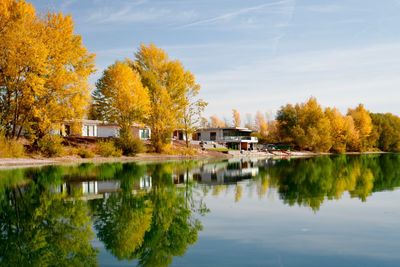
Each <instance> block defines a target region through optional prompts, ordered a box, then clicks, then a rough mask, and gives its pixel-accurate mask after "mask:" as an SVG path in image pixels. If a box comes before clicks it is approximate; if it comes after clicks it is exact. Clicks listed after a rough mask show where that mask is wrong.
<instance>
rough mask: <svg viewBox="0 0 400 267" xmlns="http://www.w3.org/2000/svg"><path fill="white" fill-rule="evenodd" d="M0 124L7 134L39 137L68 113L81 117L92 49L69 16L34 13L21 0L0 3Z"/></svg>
mask: <svg viewBox="0 0 400 267" xmlns="http://www.w3.org/2000/svg"><path fill="white" fill-rule="evenodd" d="M0 25H1V30H0V39H1V40H2V42H0V58H1V60H0V110H1V111H0V125H1V127H2V128H3V130H4V131H5V133H6V135H7V136H8V137H10V138H18V137H20V136H21V134H22V133H23V132H22V130H23V129H24V131H25V133H27V134H30V135H31V137H32V138H33V139H35V140H37V139H40V138H42V137H43V136H45V135H46V134H48V133H49V131H50V130H51V129H52V128H54V127H55V124H56V123H58V122H60V121H62V120H67V119H75V118H82V116H83V115H84V113H85V112H86V109H87V106H88V103H89V99H90V88H89V86H88V82H87V79H88V76H89V75H90V74H91V73H92V72H93V71H94V65H93V60H94V55H93V54H90V53H89V52H88V51H87V50H86V48H85V47H84V46H83V45H82V40H81V37H80V36H79V35H76V34H74V25H73V21H72V18H71V17H70V16H64V15H63V14H61V13H59V14H54V13H47V14H46V15H45V16H41V17H39V16H37V15H36V13H35V9H34V7H33V6H32V5H31V4H28V3H26V2H25V1H13V0H4V1H2V3H1V5H0Z"/></svg>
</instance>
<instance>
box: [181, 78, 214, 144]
mask: <svg viewBox="0 0 400 267" xmlns="http://www.w3.org/2000/svg"><path fill="white" fill-rule="evenodd" d="M199 90H200V87H199V86H195V87H193V88H191V89H189V91H188V92H187V95H186V99H187V101H186V105H185V106H184V108H183V117H182V120H181V125H182V129H183V131H184V134H185V142H186V147H189V136H190V135H192V134H193V133H194V132H195V131H196V129H197V128H198V127H199V126H200V125H201V124H202V119H204V118H203V117H202V116H201V115H202V113H203V111H204V109H205V108H206V107H207V105H208V103H207V102H206V101H204V100H203V99H198V98H196V97H197V94H198V92H199Z"/></svg>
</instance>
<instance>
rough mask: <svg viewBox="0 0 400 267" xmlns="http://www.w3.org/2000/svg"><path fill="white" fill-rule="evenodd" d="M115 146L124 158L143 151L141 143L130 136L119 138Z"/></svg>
mask: <svg viewBox="0 0 400 267" xmlns="http://www.w3.org/2000/svg"><path fill="white" fill-rule="evenodd" d="M116 145H117V147H118V148H120V149H121V150H122V153H123V154H124V155H125V156H135V155H136V154H137V153H141V152H144V151H145V148H144V145H143V142H142V141H141V140H140V139H139V138H135V137H132V136H121V137H120V138H118V140H117V141H116Z"/></svg>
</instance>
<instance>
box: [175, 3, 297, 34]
mask: <svg viewBox="0 0 400 267" xmlns="http://www.w3.org/2000/svg"><path fill="white" fill-rule="evenodd" d="M292 3H293V0H283V1H277V2H271V3H265V4H262V5H257V6H252V7H244V8H241V9H238V10H235V11H231V12H226V13H223V14H220V15H217V16H214V17H210V18H206V19H201V20H197V21H194V22H190V23H186V24H183V25H179V26H177V27H176V28H177V29H182V28H189V27H194V26H200V25H205V24H207V25H210V24H211V25H212V24H215V23H217V22H220V21H229V20H231V19H233V18H236V17H238V16H241V15H245V14H248V13H253V12H257V11H260V10H264V12H266V11H268V12H270V13H279V14H287V13H288V12H292V11H291V10H290V9H291V7H290V6H289V10H288V7H286V5H287V4H292ZM246 21H248V19H247V20H246Z"/></svg>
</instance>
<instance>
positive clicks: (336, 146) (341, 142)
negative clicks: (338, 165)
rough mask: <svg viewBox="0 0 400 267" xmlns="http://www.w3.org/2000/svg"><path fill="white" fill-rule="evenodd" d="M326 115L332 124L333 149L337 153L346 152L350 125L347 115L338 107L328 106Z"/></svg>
mask: <svg viewBox="0 0 400 267" xmlns="http://www.w3.org/2000/svg"><path fill="white" fill-rule="evenodd" d="M325 116H326V117H327V118H328V120H329V122H330V125H331V133H330V135H331V137H332V150H333V151H334V152H337V153H344V152H346V140H347V133H348V125H347V124H346V119H345V117H344V116H343V115H342V114H341V113H340V111H339V110H338V109H336V108H333V109H332V108H326V109H325Z"/></svg>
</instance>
